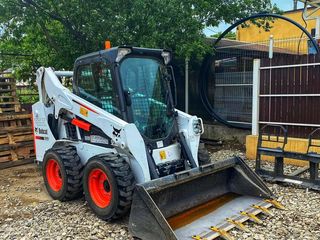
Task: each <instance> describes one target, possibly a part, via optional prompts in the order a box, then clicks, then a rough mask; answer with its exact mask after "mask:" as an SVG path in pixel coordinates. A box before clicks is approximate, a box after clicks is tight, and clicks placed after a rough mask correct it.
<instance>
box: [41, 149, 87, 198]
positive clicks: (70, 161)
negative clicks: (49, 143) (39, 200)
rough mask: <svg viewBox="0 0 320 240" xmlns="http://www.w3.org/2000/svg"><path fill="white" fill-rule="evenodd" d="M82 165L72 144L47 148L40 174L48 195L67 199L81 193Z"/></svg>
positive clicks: (76, 196)
mask: <svg viewBox="0 0 320 240" xmlns="http://www.w3.org/2000/svg"><path fill="white" fill-rule="evenodd" d="M82 170H83V165H82V163H81V161H80V158H79V156H78V154H77V149H76V147H74V146H71V145H70V146H60V147H54V148H52V149H50V150H48V151H47V152H46V154H45V156H44V160H43V165H42V175H43V179H44V183H45V186H46V188H47V191H48V193H49V195H50V196H51V197H52V198H53V199H55V200H60V201H68V200H73V199H75V198H78V197H80V196H81V195H82V184H81V180H82V174H83V172H82Z"/></svg>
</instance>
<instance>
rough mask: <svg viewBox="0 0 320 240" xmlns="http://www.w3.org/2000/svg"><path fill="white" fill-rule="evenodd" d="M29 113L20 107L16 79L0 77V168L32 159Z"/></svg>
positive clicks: (33, 155) (33, 156) (32, 149)
mask: <svg viewBox="0 0 320 240" xmlns="http://www.w3.org/2000/svg"><path fill="white" fill-rule="evenodd" d="M32 133H33V131H32V123H31V114H30V113H28V112H26V111H24V110H23V109H22V108H21V104H20V102H19V100H18V98H17V95H16V81H15V79H13V78H4V77H0V169H3V168H7V167H12V166H17V165H20V164H25V163H29V162H31V161H33V160H34V158H35V153H34V145H33V135H32Z"/></svg>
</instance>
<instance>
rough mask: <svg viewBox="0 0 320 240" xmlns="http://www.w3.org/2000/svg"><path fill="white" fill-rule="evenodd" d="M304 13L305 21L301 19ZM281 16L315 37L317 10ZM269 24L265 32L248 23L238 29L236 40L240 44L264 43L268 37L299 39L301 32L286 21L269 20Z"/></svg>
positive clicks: (310, 9) (318, 16) (293, 12)
mask: <svg viewBox="0 0 320 240" xmlns="http://www.w3.org/2000/svg"><path fill="white" fill-rule="evenodd" d="M304 13H305V15H309V19H308V20H306V21H304V19H303V14H304ZM282 15H283V16H285V17H288V18H290V19H292V20H294V21H295V22H297V23H299V24H300V25H301V26H303V27H305V28H306V29H307V30H308V32H309V33H311V35H312V36H313V37H316V35H317V24H318V25H320V20H319V19H320V10H319V9H316V8H314V7H310V8H308V10H307V11H306V12H304V9H297V10H291V11H286V12H284V13H283V14H282ZM317 19H318V20H317ZM317 22H318V23H317ZM269 24H270V26H271V29H270V30H269V31H265V30H264V29H263V28H262V27H260V28H259V27H258V26H257V25H255V24H252V23H250V24H249V26H242V27H238V28H237V40H238V41H242V42H259V41H266V40H268V39H269V38H270V35H273V38H274V39H288V38H300V37H301V30H300V29H299V28H297V27H296V26H294V25H293V24H290V23H289V22H287V21H284V20H281V19H274V20H272V19H270V20H269ZM319 28H320V26H319ZM319 36H320V33H319V32H318V38H319Z"/></svg>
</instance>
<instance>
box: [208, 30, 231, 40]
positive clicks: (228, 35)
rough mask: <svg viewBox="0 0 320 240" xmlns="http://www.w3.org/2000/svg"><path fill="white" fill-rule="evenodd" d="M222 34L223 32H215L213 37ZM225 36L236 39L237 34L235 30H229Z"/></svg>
mask: <svg viewBox="0 0 320 240" xmlns="http://www.w3.org/2000/svg"><path fill="white" fill-rule="evenodd" d="M221 34H222V32H218V33H215V34H213V35H211V37H213V38H218V37H219V36H220V35H221ZM224 38H227V39H230V40H236V38H237V34H236V33H235V32H228V33H227V34H226V35H225V36H224Z"/></svg>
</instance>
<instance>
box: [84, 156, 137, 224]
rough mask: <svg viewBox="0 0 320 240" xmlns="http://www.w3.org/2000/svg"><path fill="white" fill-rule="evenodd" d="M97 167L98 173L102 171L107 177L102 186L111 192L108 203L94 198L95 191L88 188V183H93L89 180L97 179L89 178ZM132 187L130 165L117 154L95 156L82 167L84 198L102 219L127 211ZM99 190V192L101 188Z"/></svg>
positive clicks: (112, 217)
mask: <svg viewBox="0 0 320 240" xmlns="http://www.w3.org/2000/svg"><path fill="white" fill-rule="evenodd" d="M97 169H98V171H99V172H100V174H103V173H104V174H105V175H106V177H107V179H105V180H104V183H103V188H104V191H105V193H108V194H109V195H110V194H111V197H108V198H109V200H108V203H106V202H105V201H103V202H99V201H98V202H97V200H94V198H95V195H96V193H94V192H93V191H94V190H92V189H90V186H92V185H90V184H93V183H92V182H89V181H97V180H90V179H92V176H93V174H94V171H97ZM101 172H102V173H101ZM91 174H92V175H91ZM92 188H93V187H92ZM134 188H135V180H134V176H133V174H132V172H131V169H130V166H129V164H128V163H127V162H126V160H125V158H124V157H122V156H120V155H118V154H114V153H111V154H104V155H99V156H96V157H94V158H92V159H91V160H90V161H89V162H88V164H87V165H86V167H85V169H84V175H83V189H84V194H85V197H86V200H87V202H88V205H89V206H90V208H91V209H92V210H93V212H94V213H95V214H96V215H97V216H98V217H99V218H101V219H103V220H114V219H118V218H121V217H122V216H124V215H126V214H127V213H128V211H129V210H130V207H131V203H132V195H133V192H134ZM99 191H100V192H101V190H99ZM98 195H99V194H98ZM100 196H101V195H100ZM102 196H104V195H102ZM96 199H97V198H96ZM100 204H101V205H100ZM99 205H100V206H99Z"/></svg>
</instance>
